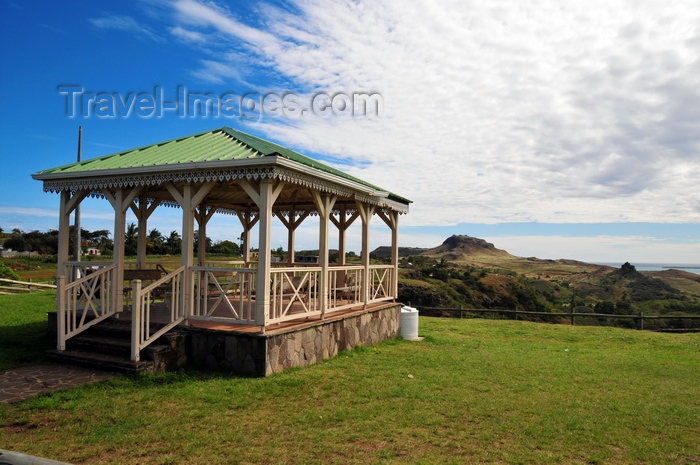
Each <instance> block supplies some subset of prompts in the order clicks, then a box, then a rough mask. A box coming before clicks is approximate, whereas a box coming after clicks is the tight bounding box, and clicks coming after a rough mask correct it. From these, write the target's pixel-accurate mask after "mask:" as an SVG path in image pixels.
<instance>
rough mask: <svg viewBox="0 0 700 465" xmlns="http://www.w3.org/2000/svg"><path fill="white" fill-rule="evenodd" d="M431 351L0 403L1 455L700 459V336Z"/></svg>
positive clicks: (386, 346) (455, 325)
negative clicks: (252, 375) (6, 451)
mask: <svg viewBox="0 0 700 465" xmlns="http://www.w3.org/2000/svg"><path fill="white" fill-rule="evenodd" d="M420 334H421V335H423V336H425V340H423V341H421V342H407V341H401V340H393V341H387V342H385V343H382V344H379V345H376V346H373V347H366V348H360V349H357V350H354V351H350V352H345V353H342V354H340V355H339V356H338V357H336V358H334V359H332V360H329V361H327V362H324V363H319V364H316V365H314V366H311V367H307V368H304V369H296V370H292V371H289V372H286V373H282V374H280V375H274V376H270V377H268V378H241V377H233V376H228V375H225V374H216V373H206V372H196V371H190V372H187V373H181V374H174V373H170V374H164V375H155V376H141V377H137V378H131V377H122V378H117V379H114V380H110V381H106V382H102V383H98V384H93V385H90V386H86V387H82V388H77V389H72V390H68V391H63V392H57V393H53V394H48V395H42V396H40V397H37V398H34V399H30V400H28V401H25V402H22V403H19V404H14V405H0V448H5V449H12V450H15V451H18V452H24V453H29V454H33V455H39V456H44V457H48V458H52V459H56V460H63V461H68V462H72V463H114V464H136V463H139V464H168V463H173V464H180V463H190V464H200V463H201V464H217V463H270V464H277V463H280V464H281V463H297V464H326V463H336V464H348V463H350V464H365V463H425V464H428V463H440V464H443V463H455V464H462V463H515V464H533V463H560V464H571V463H574V464H590V463H606V464H607V463H609V464H627V463H635V464H639V463H645V464H692V463H698V461H700V444H699V443H698V437H700V403H699V402H698V399H700V335H698V334H657V333H650V332H642V331H632V330H624V329H618V328H602V327H578V326H577V327H571V326H564V325H546V324H537V323H528V322H517V321H494V320H454V319H434V318H421V319H420Z"/></svg>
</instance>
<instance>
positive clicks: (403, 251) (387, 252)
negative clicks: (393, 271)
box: [370, 245, 430, 259]
mask: <svg viewBox="0 0 700 465" xmlns="http://www.w3.org/2000/svg"><path fill="white" fill-rule="evenodd" d="M427 250H430V249H424V248H421V247H399V257H409V256H411V255H421V254H423V253H424V252H426V251H427ZM370 255H372V257H374V258H384V259H388V258H391V247H389V246H387V245H383V246H381V247H377V248H376V249H374V250H373V251H372V252H371V253H370Z"/></svg>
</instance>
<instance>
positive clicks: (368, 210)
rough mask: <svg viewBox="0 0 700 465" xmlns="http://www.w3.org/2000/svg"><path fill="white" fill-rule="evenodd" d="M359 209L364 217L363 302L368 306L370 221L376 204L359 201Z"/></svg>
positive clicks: (369, 286)
mask: <svg viewBox="0 0 700 465" xmlns="http://www.w3.org/2000/svg"><path fill="white" fill-rule="evenodd" d="M357 210H358V211H359V212H360V217H361V218H362V265H363V266H364V270H363V271H364V278H363V280H362V281H363V285H362V302H363V304H364V306H365V307H366V306H367V302H368V301H369V296H370V288H371V283H370V278H371V275H370V270H369V263H370V262H369V222H370V220H371V219H372V215H373V214H374V205H365V204H363V203H361V202H360V201H359V200H358V201H357Z"/></svg>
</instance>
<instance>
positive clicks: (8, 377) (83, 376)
mask: <svg viewBox="0 0 700 465" xmlns="http://www.w3.org/2000/svg"><path fill="white" fill-rule="evenodd" d="M116 376H118V374H117V373H112V372H108V371H100V370H92V369H89V368H78V367H72V366H68V365H58V364H56V365H34V366H29V367H21V368H14V369H11V370H7V371H0V404H11V403H14V402H19V401H21V400H24V399H28V398H30V397H33V396H36V395H38V394H41V393H42V392H51V391H57V390H58V389H68V388H72V387H75V386H80V385H83V384H87V383H94V382H96V381H102V380H104V379H109V378H114V377H116Z"/></svg>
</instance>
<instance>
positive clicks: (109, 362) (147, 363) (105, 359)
mask: <svg viewBox="0 0 700 465" xmlns="http://www.w3.org/2000/svg"><path fill="white" fill-rule="evenodd" d="M46 356H47V357H48V358H50V359H52V360H54V361H57V362H60V363H67V364H69V365H77V366H83V367H89V368H97V369H100V370H106V371H122V372H127V373H143V372H149V371H153V370H154V367H155V363H154V362H153V361H151V360H141V361H139V362H133V361H131V360H129V359H128V358H124V357H119V356H116V355H109V354H100V353H95V352H88V351H83V350H64V351H59V350H56V349H53V350H49V351H47V352H46Z"/></svg>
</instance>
